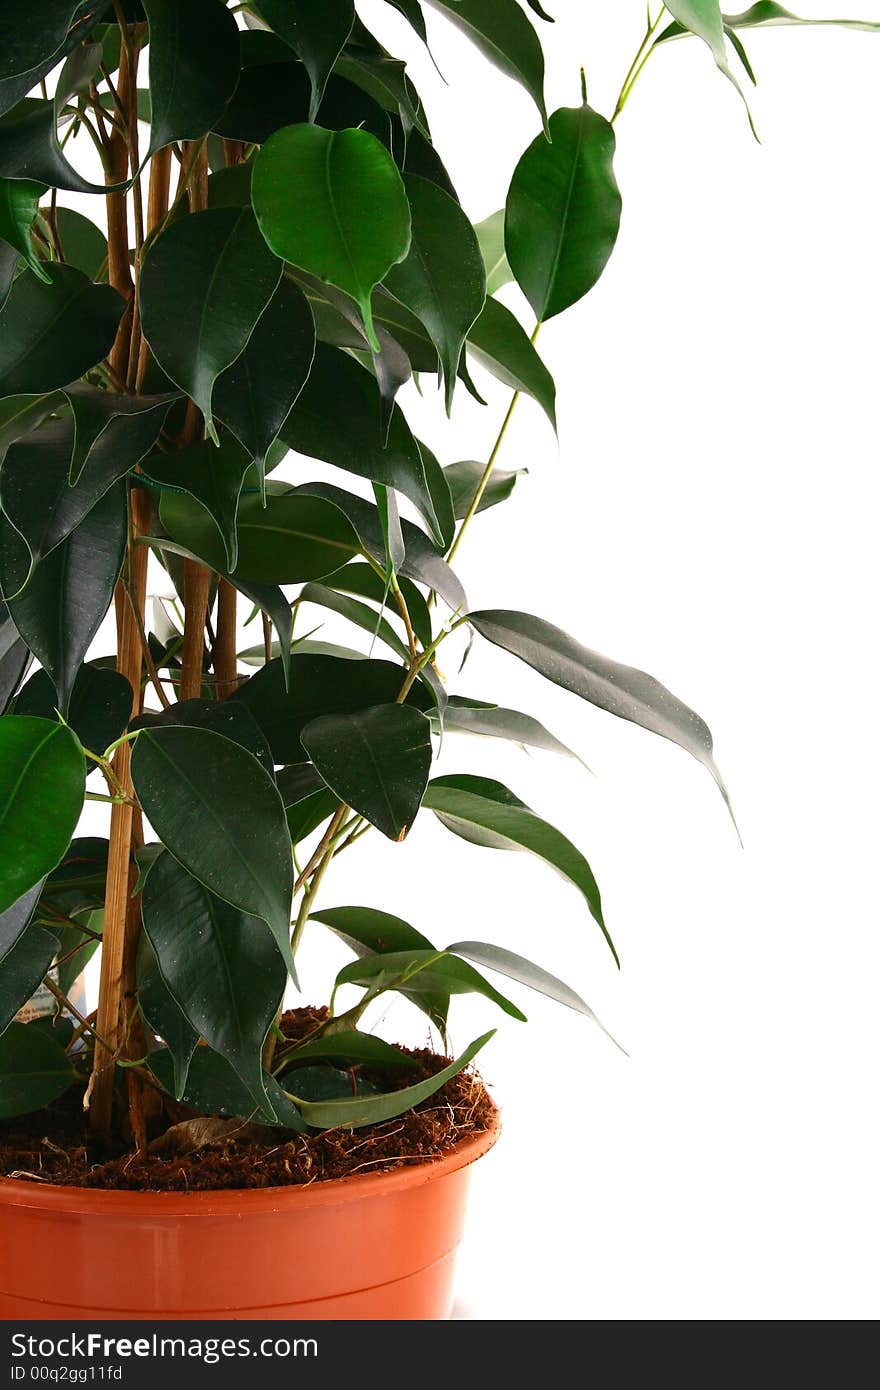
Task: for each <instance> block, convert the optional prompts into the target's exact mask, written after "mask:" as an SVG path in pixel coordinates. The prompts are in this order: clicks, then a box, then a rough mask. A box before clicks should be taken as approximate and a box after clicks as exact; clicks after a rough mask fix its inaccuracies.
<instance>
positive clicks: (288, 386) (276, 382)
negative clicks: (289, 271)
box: [214, 278, 315, 569]
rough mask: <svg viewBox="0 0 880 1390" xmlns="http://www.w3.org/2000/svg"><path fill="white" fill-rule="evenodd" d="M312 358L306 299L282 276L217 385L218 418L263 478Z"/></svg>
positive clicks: (312, 326)
mask: <svg viewBox="0 0 880 1390" xmlns="http://www.w3.org/2000/svg"><path fill="white" fill-rule="evenodd" d="M314 356H315V324H314V320H313V318H312V313H311V310H310V309H309V306H308V302H307V300H306V298H305V295H304V294H303V293H302V291H301V290H299V289H298V288H297V286H296V285H295V284H293V282H292V281H291V280H288V279H286V278H285V279H282V280H281V281H280V283H279V285H278V288H277V289H276V290H275V293H274V295H273V296H272V298H271V300H270V301H269V304H268V306H267V308H266V309H265V310H264V312H263V314H262V315H261V317H260V318H259V320H258V321H257V324H256V327H255V328H254V331H253V333H252V334H251V336H250V339H249V341H248V343H247V345H246V347H245V349H244V351H243V352H242V353H241V356H240V357H238V358H237V359H236V360H235V362H233V364H232V366H231V367H227V369H226V371H225V372H223V373H222V374H221V376H220V377H218V379H217V383H216V386H215V388H214V409H215V410H216V412H217V416H218V418H219V419H221V420H222V421H223V422H224V424H226V425H228V426H229V428H230V429H231V430H232V432H233V434H235V435H236V437H237V438H238V439H240V440H241V442H242V444H243V445H244V446H245V448H246V449H247V450H248V452H249V454H250V455H251V457H252V458H253V459H254V461H255V462H256V464H257V468H258V471H259V474H260V478H261V480H262V477H263V471H264V467H265V459H266V453H267V452H268V450H269V448H270V447H271V445H272V444H274V442H275V440H276V439H277V438H278V435H279V433H280V432H281V427H282V425H283V424H284V421H285V420H286V419H287V416H288V415H289V414H290V410H291V407H292V406H293V404H294V402H295V401H296V399H297V397H298V396H299V393H300V391H301V390H302V388H303V386H304V385H305V383H306V381H307V379H308V375H309V372H310V371H311V367H312V361H313V359H314ZM230 568H232V569H234V568H235V566H234V565H230Z"/></svg>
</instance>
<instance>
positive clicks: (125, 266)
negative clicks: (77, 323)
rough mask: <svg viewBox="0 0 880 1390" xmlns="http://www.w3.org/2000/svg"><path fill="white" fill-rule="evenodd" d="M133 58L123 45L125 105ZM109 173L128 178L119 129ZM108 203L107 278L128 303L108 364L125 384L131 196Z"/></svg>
mask: <svg viewBox="0 0 880 1390" xmlns="http://www.w3.org/2000/svg"><path fill="white" fill-rule="evenodd" d="M130 59H131V50H130V49H129V46H128V45H127V44H125V43H124V44H123V45H122V50H121V53H120V58H119V99H120V101H121V102H124V103H126V105H127V103H128V101H129V100H130V98H131V94H132V92H134V93H135V97H136V95H137V74H136V73H133V72H132V70H131V62H130ZM107 170H108V172H107V182H108V183H124V182H125V180H126V179H127V177H128V146H127V145H126V142H125V139H124V138H123V136H122V135H121V134H120V133H119V132H118V131H117V130H114V131H113V133H112V134H111V136H110V140H109V144H108V149H107ZM106 201H107V278H108V279H109V281H110V284H111V285H112V286H113V288H114V289H115V290H118V292H119V293H120V294H121V295H122V296H123V298H124V299H125V300H126V303H127V308H126V310H125V313H124V314H123V315H122V319H121V320H120V323H119V328H118V329H117V332H116V341H115V342H114V344H113V347H112V348H111V350H110V357H109V362H110V366H111V368H112V370H113V372H114V373H115V375H116V376H117V378H118V379H119V380H120V381H123V382H124V381H125V379H126V375H127V372H128V358H129V349H130V346H131V323H132V306H133V302H134V281H133V280H132V277H131V265H130V262H129V250H128V197H127V195H126V194H125V193H124V192H122V193H108V194H107V200H106Z"/></svg>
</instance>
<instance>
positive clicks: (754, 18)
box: [657, 0, 880, 43]
mask: <svg viewBox="0 0 880 1390" xmlns="http://www.w3.org/2000/svg"><path fill="white" fill-rule="evenodd" d="M667 8H668V9H669V10H670V11H671V12H674V11H673V7H672V6H671V5H670V6H668V7H667ZM724 23H725V24H726V25H728V26H729V27H730V28H731V29H763V28H765V27H769V26H771V25H777V24H820V25H826V24H833V25H835V26H836V27H837V28H841V29H861V30H864V31H865V32H866V33H872V34H876V33H878V32H880V21H878V20H865V19H801V18H800V17H799V16H798V15H795V14H792V13H791V11H790V10H786V9H783V7H782V6H781V5H776V4H773V3H772V0H759V3H758V4H757V5H751V6H750V7H749V8H748V9H747V10H743V11H742V13H741V14H726V15H724ZM671 27H672V26H670V28H671ZM667 33H668V31H667V30H665V29H664V31H663V33H662V34H661V35H660V36H659V37H658V39H657V42H658V43H659V42H660V39H662V38H665V37H666V35H667Z"/></svg>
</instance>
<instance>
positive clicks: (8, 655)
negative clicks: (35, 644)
mask: <svg viewBox="0 0 880 1390" xmlns="http://www.w3.org/2000/svg"><path fill="white" fill-rule="evenodd" d="M32 659H33V658H32V657H31V654H30V652H29V651H28V649H27V647H26V645H25V643H24V642H23V641H22V640H21V638H20V637H19V635H18V628H17V627H16V626H15V623H14V622H13V621H12V619H11V618H10V616H9V609H8V608H7V606H6V603H5V601H4V600H3V599H0V714H5V713H6V709H7V706H8V705H9V702H10V700H11V699H12V698H13V696H14V695H15V692H16V691H17V690H18V687H19V686H20V684H21V682H22V681H23V680H24V678H25V676H26V674H27V671H28V667H29V666H30V664H31V661H32Z"/></svg>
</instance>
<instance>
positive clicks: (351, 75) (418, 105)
mask: <svg viewBox="0 0 880 1390" xmlns="http://www.w3.org/2000/svg"><path fill="white" fill-rule="evenodd" d="M364 32H366V31H364ZM335 71H336V72H337V73H338V74H339V76H341V77H343V78H346V79H347V80H348V82H349V84H353V85H355V86H357V87H360V88H361V89H362V91H363V92H364V93H365V94H366V95H367V96H368V97H370V98H372V100H373V102H374V103H376V105H378V106H379V107H380V108H382V109H384V110H385V111H387V112H388V114H389V117H390V120H391V123H392V127H393V126H394V124H395V122H402V128H400V130H399V135H398V138H397V140H395V141H394V143H395V144H401V145H402V144H403V143H405V140H406V132H407V131H409V130H410V129H414V130H415V131H417V132H418V133H419V134H420V135H421V136H422V137H423V138H424V139H425V140H429V139H430V136H431V132H430V131H429V130H428V126H427V123H426V121H425V117H424V112H423V110H422V102H421V99H420V97H419V94H418V92H417V91H416V90H415V88H414V87H413V85H412V83H411V82H410V80H409V77H408V75H407V71H406V63H404V62H403V61H402V60H401V59H400V58H394V57H392V55H391V54H390V53H386V52H385V50H384V49H383V48H382V47H381V46H380V45H376V51H375V52H370V51H368V50H367V49H366V48H363V47H358V46H356V45H355V44H349V45H348V47H347V48H346V50H345V52H344V53H341V54H340V56H339V58H338V59H337V62H336V68H335ZM320 114H322V113H319V115H320ZM384 143H385V141H383V144H384ZM398 158H399V155H398Z"/></svg>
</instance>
